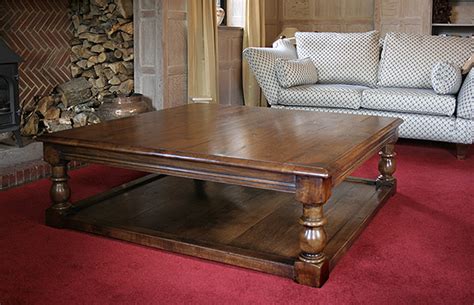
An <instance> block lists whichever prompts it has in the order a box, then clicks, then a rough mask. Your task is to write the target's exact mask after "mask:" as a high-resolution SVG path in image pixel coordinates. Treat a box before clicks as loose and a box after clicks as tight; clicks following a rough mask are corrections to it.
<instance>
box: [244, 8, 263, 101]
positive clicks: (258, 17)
mask: <svg viewBox="0 0 474 305" xmlns="http://www.w3.org/2000/svg"><path fill="white" fill-rule="evenodd" d="M263 46H265V0H245V27H244V41H243V48H244V49H245V48H248V47H263ZM242 81H243V87H244V101H245V105H247V106H261V107H266V106H267V101H266V100H265V97H264V96H263V94H262V91H261V89H260V87H259V86H258V83H257V80H256V79H255V76H254V75H253V73H252V71H250V68H249V66H248V63H247V61H246V60H243V61H242Z"/></svg>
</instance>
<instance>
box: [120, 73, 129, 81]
mask: <svg viewBox="0 0 474 305" xmlns="http://www.w3.org/2000/svg"><path fill="white" fill-rule="evenodd" d="M118 78H119V79H120V81H121V82H124V81H126V80H129V79H130V76H129V75H127V74H119V75H118Z"/></svg>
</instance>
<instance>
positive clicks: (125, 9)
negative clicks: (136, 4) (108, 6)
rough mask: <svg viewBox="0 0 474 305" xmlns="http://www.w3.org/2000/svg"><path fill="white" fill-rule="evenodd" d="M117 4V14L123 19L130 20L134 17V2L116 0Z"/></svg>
mask: <svg viewBox="0 0 474 305" xmlns="http://www.w3.org/2000/svg"><path fill="white" fill-rule="evenodd" d="M115 3H116V4H117V12H118V13H119V14H120V16H122V17H123V18H126V19H128V18H130V17H132V16H133V1H132V0H115Z"/></svg>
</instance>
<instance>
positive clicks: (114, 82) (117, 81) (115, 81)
mask: <svg viewBox="0 0 474 305" xmlns="http://www.w3.org/2000/svg"><path fill="white" fill-rule="evenodd" d="M121 83H122V82H121V81H120V78H118V77H117V76H114V77H112V79H111V80H109V84H111V85H114V86H116V85H120V84H121Z"/></svg>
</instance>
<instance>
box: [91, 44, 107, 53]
mask: <svg viewBox="0 0 474 305" xmlns="http://www.w3.org/2000/svg"><path fill="white" fill-rule="evenodd" d="M104 50H105V48H104V47H103V46H102V45H100V44H96V45H93V46H92V47H91V51H92V52H94V53H102V52H104Z"/></svg>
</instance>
